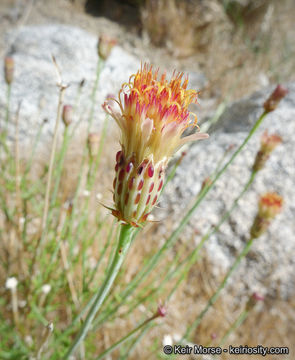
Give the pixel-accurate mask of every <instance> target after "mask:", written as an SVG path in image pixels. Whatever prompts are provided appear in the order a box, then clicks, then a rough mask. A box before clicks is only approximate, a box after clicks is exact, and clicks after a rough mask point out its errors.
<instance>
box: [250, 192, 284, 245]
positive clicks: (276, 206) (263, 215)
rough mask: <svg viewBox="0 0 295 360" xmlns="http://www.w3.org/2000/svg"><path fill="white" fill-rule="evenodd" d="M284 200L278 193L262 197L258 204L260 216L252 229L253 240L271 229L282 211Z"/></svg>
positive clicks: (256, 218) (269, 193)
mask: <svg viewBox="0 0 295 360" xmlns="http://www.w3.org/2000/svg"><path fill="white" fill-rule="evenodd" d="M282 207H283V198H282V197H281V196H280V195H278V194H277V193H272V192H268V193H266V194H264V195H262V196H261V197H260V199H259V203H258V214H257V215H256V217H255V219H254V222H253V225H252V227H251V231H250V233H251V236H252V238H258V237H259V236H260V235H262V234H263V233H264V232H265V231H266V230H267V228H268V227H269V225H270V223H271V220H273V219H274V218H275V217H276V216H277V215H278V214H279V213H280V212H281V210H282Z"/></svg>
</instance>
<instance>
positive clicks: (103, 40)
mask: <svg viewBox="0 0 295 360" xmlns="http://www.w3.org/2000/svg"><path fill="white" fill-rule="evenodd" d="M116 44H117V40H116V39H113V38H111V37H109V36H107V35H105V34H103V35H101V36H100V37H99V40H98V44H97V50H98V55H99V57H100V58H102V59H103V60H106V59H107V58H108V57H109V55H110V53H111V51H112V48H113V47H114V46H115V45H116Z"/></svg>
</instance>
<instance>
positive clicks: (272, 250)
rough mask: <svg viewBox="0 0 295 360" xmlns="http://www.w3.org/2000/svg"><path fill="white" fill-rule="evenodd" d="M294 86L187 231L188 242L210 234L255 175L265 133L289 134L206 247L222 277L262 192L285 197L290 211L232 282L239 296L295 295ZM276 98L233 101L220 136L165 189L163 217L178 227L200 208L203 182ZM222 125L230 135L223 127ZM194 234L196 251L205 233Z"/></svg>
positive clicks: (195, 150)
mask: <svg viewBox="0 0 295 360" xmlns="http://www.w3.org/2000/svg"><path fill="white" fill-rule="evenodd" d="M288 88H289V90H290V93H289V95H288V96H287V97H286V99H285V100H284V101H282V102H281V104H280V105H279V107H278V108H277V110H276V111H274V112H272V113H271V114H269V115H268V116H267V117H266V118H265V119H264V122H263V124H262V126H261V127H260V128H259V130H258V131H257V133H255V135H254V136H253V137H252V139H251V140H250V142H249V143H248V144H247V146H246V148H245V149H244V150H243V152H242V153H241V154H240V155H239V156H238V157H237V158H236V160H235V161H234V162H233V163H232V164H231V165H230V167H229V168H228V170H227V172H226V173H224V174H223V175H222V177H221V178H220V179H219V181H218V182H217V183H216V185H215V186H214V188H213V189H212V190H211V191H210V192H209V193H208V195H207V197H206V199H205V200H204V201H203V202H202V203H201V205H200V207H199V208H198V209H197V211H196V212H195V215H194V217H193V219H192V220H191V222H190V226H189V227H187V228H186V230H185V232H184V233H183V234H182V238H183V239H190V238H191V236H192V235H193V234H194V230H198V231H200V232H201V234H205V233H206V231H207V230H208V229H210V228H211V227H212V226H213V225H214V224H216V223H217V222H218V220H219V219H220V217H221V216H222V214H224V213H225V211H226V210H227V209H229V207H230V206H231V204H232V202H233V201H234V199H235V198H236V197H237V196H238V195H239V193H240V192H241V190H242V189H243V186H244V185H245V183H246V182H247V179H248V178H249V176H250V171H251V166H252V164H253V160H254V158H255V155H256V152H257V151H258V149H259V146H260V136H261V134H262V132H263V131H264V130H265V129H268V130H269V132H270V133H277V134H279V135H281V136H282V138H283V144H281V145H279V146H278V147H277V148H276V149H275V151H274V152H273V153H272V155H271V158H270V159H269V161H268V162H267V164H266V167H265V168H264V169H263V170H261V171H260V172H259V173H258V175H257V177H256V179H255V181H254V184H253V185H252V187H251V188H250V190H249V191H248V193H247V194H246V195H245V196H244V197H243V198H242V200H241V201H240V202H239V205H238V207H237V208H236V210H235V211H234V213H233V214H232V215H231V216H230V219H229V221H227V222H226V223H224V224H223V225H222V226H221V228H220V230H219V231H218V232H217V233H216V234H215V235H214V236H212V237H211V238H210V239H209V240H208V241H207V243H206V244H205V252H206V254H207V255H208V256H209V258H210V259H211V261H212V263H213V264H214V267H213V269H214V271H215V273H216V275H218V276H220V273H224V272H225V271H226V270H227V269H228V268H229V267H230V266H231V264H232V263H233V261H234V259H235V257H236V256H237V254H238V253H239V252H240V251H241V250H242V248H243V247H244V245H245V242H246V240H247V239H248V236H249V229H250V227H251V224H252V221H253V218H254V216H255V214H256V212H257V201H258V198H259V195H260V194H263V193H265V192H266V191H276V192H278V193H279V194H281V195H282V196H283V197H284V199H285V204H284V209H283V212H282V213H281V214H280V215H279V216H277V218H276V219H275V220H274V221H273V223H272V225H271V226H270V228H269V230H268V231H267V233H265V234H264V235H263V236H261V237H260V238H259V239H257V240H256V241H255V243H254V245H253V247H252V249H251V251H250V253H249V255H248V256H247V258H246V259H244V260H243V261H242V263H241V265H240V266H239V268H238V271H237V272H236V273H235V275H234V276H233V278H232V280H231V286H232V287H233V288H235V290H238V291H239V293H241V292H242V293H245V291H246V290H249V291H259V292H262V293H263V292H264V293H269V294H272V295H276V296H278V297H282V298H287V297H288V296H291V295H294V293H295V277H294V273H295V256H294V254H295V222H294V218H295V205H294V204H295V192H294V188H295V158H294V148H295V135H294V134H295V122H294V117H295V106H294V105H295V83H292V84H289V85H288ZM269 94H270V91H269V90H267V91H262V92H260V93H256V94H254V95H253V96H251V97H250V98H246V99H243V100H241V101H239V102H237V103H235V104H233V105H232V106H230V107H229V108H228V109H227V110H226V113H225V114H224V117H223V119H222V120H221V124H219V131H218V132H216V133H215V134H211V136H210V138H209V139H208V140H202V141H200V142H198V143H196V144H194V145H192V146H191V148H190V149H189V150H188V154H187V156H186V157H185V158H184V160H183V162H182V163H181V165H180V167H179V168H178V170H177V173H176V177H175V178H174V180H173V181H172V182H171V183H170V184H168V186H167V187H166V189H165V193H164V196H163V199H162V201H161V204H160V205H161V207H162V208H164V210H158V212H157V213H156V214H155V215H156V217H160V216H163V217H165V216H168V213H169V217H170V216H172V219H173V220H172V221H175V222H176V223H178V221H179V218H180V217H181V216H183V214H184V212H185V209H187V206H188V204H192V203H193V199H194V198H196V196H197V194H198V192H199V191H200V188H201V184H202V181H203V180H204V178H206V177H207V176H209V175H210V174H212V173H213V172H214V170H215V168H216V164H217V163H218V161H219V160H220V159H221V158H222V157H223V154H224V152H225V151H226V149H227V148H228V147H229V145H234V146H235V147H237V146H239V145H240V144H241V143H242V141H243V140H244V139H245V137H246V136H247V134H248V131H249V129H250V127H251V126H250V125H251V124H253V122H254V119H257V115H258V114H260V113H261V112H262V104H263V102H264V100H265V99H266V98H267V97H268V95H269ZM222 126H224V131H222V130H221V129H222ZM232 151H234V150H232ZM227 159H228V156H227ZM161 226H164V225H161ZM162 230H163V229H162ZM194 237H195V244H194V245H193V246H196V244H197V243H198V242H199V241H200V238H201V235H198V236H196V235H194ZM196 286H197V284H196ZM248 294H249V292H248Z"/></svg>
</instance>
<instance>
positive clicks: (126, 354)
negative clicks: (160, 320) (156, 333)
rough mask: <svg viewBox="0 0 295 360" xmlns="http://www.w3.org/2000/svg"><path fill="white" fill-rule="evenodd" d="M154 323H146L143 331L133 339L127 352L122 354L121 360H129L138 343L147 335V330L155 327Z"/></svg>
mask: <svg viewBox="0 0 295 360" xmlns="http://www.w3.org/2000/svg"><path fill="white" fill-rule="evenodd" d="M153 326H154V325H153V324H152V323H148V324H145V326H144V327H143V329H142V330H141V333H140V334H139V335H138V336H137V337H136V338H135V339H134V340H133V342H132V344H131V345H130V346H129V348H128V350H127V351H126V353H125V354H123V355H121V356H120V359H121V360H127V359H129V356H130V355H131V353H132V352H133V351H134V349H135V347H136V345H138V343H139V342H140V341H141V339H142V338H143V337H144V336H145V334H146V333H147V331H148V330H149V329H150V328H151V327H153Z"/></svg>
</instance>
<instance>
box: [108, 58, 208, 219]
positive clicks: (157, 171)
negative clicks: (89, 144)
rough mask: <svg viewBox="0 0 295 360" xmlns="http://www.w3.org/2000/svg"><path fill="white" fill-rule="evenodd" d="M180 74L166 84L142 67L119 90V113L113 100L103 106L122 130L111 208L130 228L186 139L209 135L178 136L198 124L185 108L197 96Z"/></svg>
mask: <svg viewBox="0 0 295 360" xmlns="http://www.w3.org/2000/svg"><path fill="white" fill-rule="evenodd" d="M182 76H183V74H176V73H174V75H173V77H172V79H171V80H170V82H169V81H168V80H167V79H166V75H165V74H163V75H162V76H161V78H160V79H158V72H157V71H156V72H153V71H152V67H150V68H148V66H147V65H144V66H143V67H142V68H141V70H140V71H138V73H137V74H135V75H133V76H131V78H130V81H129V84H128V87H127V86H126V84H124V85H123V86H122V89H121V90H120V92H119V101H118V104H119V110H120V112H119V111H117V110H116V109H115V107H114V106H112V105H113V104H112V103H111V101H113V100H111V101H106V102H105V104H104V105H103V107H104V109H105V110H106V111H107V112H108V113H109V114H110V115H111V116H112V117H113V118H114V119H115V121H116V122H117V124H118V126H119V127H120V130H121V141H120V143H121V150H120V151H119V152H118V153H117V155H116V166H115V171H116V175H115V179H114V182H113V188H114V203H115V208H114V209H111V210H112V213H113V215H114V216H116V217H117V218H118V219H119V220H121V221H123V222H125V223H128V224H130V225H133V226H140V224H141V223H144V222H145V221H146V220H147V218H148V215H149V214H150V212H151V211H152V209H153V208H154V206H155V205H156V204H157V202H158V200H159V196H160V193H161V189H162V187H163V184H164V177H165V169H166V167H167V164H168V161H169V159H170V158H171V156H172V155H173V153H174V152H175V151H177V150H178V149H180V148H181V147H182V146H183V145H184V144H186V143H187V142H189V141H195V140H199V139H205V138H207V137H208V135H207V134H200V133H195V134H192V135H189V136H186V137H183V136H182V135H183V132H184V131H185V130H186V129H187V128H188V127H189V126H192V127H195V126H197V125H196V117H195V116H194V118H193V119H191V118H190V115H193V114H191V113H190V112H189V110H188V106H189V105H190V104H191V103H194V102H196V101H197V92H196V91H195V90H187V89H186V88H187V83H188V79H185V80H184V81H183V83H182ZM126 88H128V90H127V91H125V89H126Z"/></svg>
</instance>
